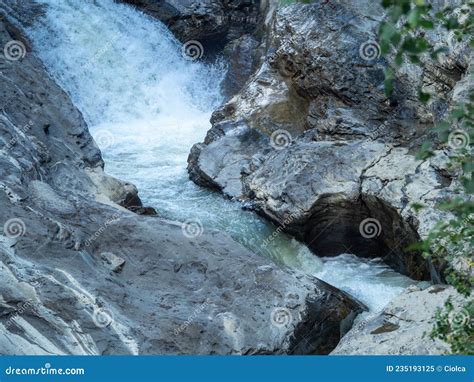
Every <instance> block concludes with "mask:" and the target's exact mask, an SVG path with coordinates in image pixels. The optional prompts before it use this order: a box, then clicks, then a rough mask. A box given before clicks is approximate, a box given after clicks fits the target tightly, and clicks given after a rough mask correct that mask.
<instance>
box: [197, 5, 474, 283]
mask: <svg viewBox="0 0 474 382" xmlns="http://www.w3.org/2000/svg"><path fill="white" fill-rule="evenodd" d="M366 5H367V6H366V7H365V6H360V4H359V2H358V4H357V7H356V6H355V5H353V4H352V2H341V3H340V4H331V3H325V2H321V3H319V2H317V3H315V4H311V5H301V4H297V5H294V6H290V7H286V8H283V9H280V10H279V11H278V13H277V14H276V16H275V19H274V21H273V27H272V29H271V34H270V36H269V37H268V40H269V41H270V43H269V46H268V51H267V55H266V59H265V61H264V62H263V64H262V65H261V67H260V68H259V70H258V71H257V73H256V74H255V75H254V76H253V77H252V79H251V81H249V83H248V84H247V86H246V87H245V88H244V89H243V90H242V91H241V92H240V93H239V94H238V95H236V96H235V97H234V98H233V99H231V100H230V101H229V102H228V103H227V104H225V105H224V106H223V107H222V108H221V109H220V110H218V111H216V112H215V114H214V116H213V128H212V129H211V130H210V131H209V133H208V135H207V137H206V140H205V141H204V143H201V144H197V145H196V146H195V147H194V148H193V149H192V151H191V155H190V157H189V172H190V176H191V178H192V179H193V180H194V181H195V182H196V183H198V184H201V185H204V186H208V187H213V188H217V189H219V190H221V191H222V192H223V193H225V194H226V195H228V196H229V197H233V198H238V199H241V200H246V201H249V205H251V206H253V207H254V208H255V209H257V210H258V211H259V212H260V213H262V214H263V215H265V216H267V217H268V218H270V219H271V220H273V221H275V222H277V223H279V224H281V225H284V226H285V228H286V230H287V231H288V232H290V233H292V234H294V235H295V236H297V237H298V238H299V239H301V240H303V241H305V242H307V243H308V244H309V245H310V246H311V247H312V248H313V249H314V250H315V252H317V253H318V254H324V255H332V254H337V253H340V252H341V251H344V250H346V251H352V252H355V253H358V254H361V255H364V256H372V255H378V256H382V257H384V258H385V259H386V261H387V262H388V263H389V264H391V265H392V266H393V267H394V268H396V269H397V270H399V271H400V272H402V273H405V274H408V275H410V276H412V277H415V278H429V277H430V273H431V277H432V278H433V279H435V280H436V279H439V276H440V275H439V273H438V272H436V271H435V270H434V269H433V268H431V269H429V265H427V264H425V262H424V261H423V260H422V259H420V258H417V256H416V255H415V254H414V253H411V252H409V251H406V247H407V246H408V245H409V244H410V243H411V242H414V241H416V240H417V239H419V238H420V237H425V236H426V234H427V232H428V231H429V229H430V228H431V227H432V226H433V225H434V224H435V223H436V222H437V221H438V220H440V219H443V218H445V217H446V216H445V215H443V213H441V212H440V211H438V210H436V209H435V208H434V205H435V204H436V202H438V201H440V200H442V199H443V198H446V197H448V196H453V195H455V194H456V193H457V187H458V185H457V184H456V181H455V180H454V178H453V173H452V171H451V170H449V169H448V168H447V166H446V160H447V155H446V154H447V152H448V150H451V149H452V148H450V147H439V149H438V150H437V151H436V153H435V156H434V158H431V159H429V160H425V161H420V160H417V159H416V158H415V153H416V148H417V147H419V145H420V143H421V142H422V140H423V139H424V138H423V137H426V136H427V135H430V131H429V129H430V128H431V127H432V122H433V119H437V118H439V117H440V114H441V112H440V111H443V110H446V109H447V108H448V107H449V102H450V97H451V96H452V94H453V92H455V91H456V86H459V87H461V86H466V84H465V83H464V82H463V81H461V79H462V78H463V75H464V74H465V73H466V72H467V69H468V63H469V57H470V56H469V55H470V52H469V50H468V49H467V47H465V46H457V45H456V44H454V43H453V44H454V49H452V52H453V53H452V54H451V56H449V57H448V58H447V59H446V61H445V63H444V64H443V65H444V66H443V65H442V66H441V67H437V68H436V70H433V71H430V72H429V73H420V72H419V71H416V70H415V69H413V70H411V71H410V70H408V71H407V72H406V73H402V74H400V75H399V77H397V78H396V83H395V92H394V94H393V96H392V97H390V98H387V97H386V96H385V95H384V88H383V80H384V75H383V71H384V69H385V68H386V66H387V61H386V60H385V59H383V58H379V53H380V52H378V51H377V49H378V47H377V45H376V43H375V42H374V41H375V38H376V35H375V30H376V25H377V23H378V21H379V20H380V19H381V17H382V16H383V15H382V13H381V10H380V9H379V8H377V6H374V5H373V4H372V5H370V4H369V3H367V4H366ZM445 37H446V36H445ZM446 38H447V39H448V41H449V36H448V37H446ZM450 43H451V42H450ZM371 49H374V50H371ZM370 54H373V56H370ZM436 73H444V76H442V75H441V74H439V76H437V74H436ZM428 77H429V78H428ZM446 78H447V79H446ZM424 81H426V82H428V81H431V84H432V85H431V86H434V87H435V86H438V85H439V87H440V88H441V85H443V86H444V87H443V90H442V91H440V92H439V98H438V99H436V100H434V101H433V102H432V103H431V104H430V105H428V106H425V105H423V104H421V103H420V102H419V101H418V97H417V94H416V93H415V89H416V86H414V84H416V83H420V82H424ZM433 81H436V82H434V83H433ZM413 203H420V204H424V205H426V206H428V207H429V208H426V209H424V210H422V212H421V213H420V214H416V213H415V211H414V210H413V207H412V205H413ZM363 222H365V223H367V224H369V223H372V224H373V225H371V224H369V226H368V227H367V228H373V229H374V232H373V235H372V233H368V232H366V233H364V232H362V233H361V232H360V231H361V229H362V223H363ZM370 236H372V237H370Z"/></svg>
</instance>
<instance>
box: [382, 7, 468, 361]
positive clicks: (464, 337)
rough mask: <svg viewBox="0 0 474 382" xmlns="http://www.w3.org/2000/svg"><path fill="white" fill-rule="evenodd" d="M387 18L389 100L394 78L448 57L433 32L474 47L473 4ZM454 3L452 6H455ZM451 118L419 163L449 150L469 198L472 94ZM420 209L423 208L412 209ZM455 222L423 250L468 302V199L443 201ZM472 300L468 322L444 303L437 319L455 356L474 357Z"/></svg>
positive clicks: (442, 225) (401, 11)
mask: <svg viewBox="0 0 474 382" xmlns="http://www.w3.org/2000/svg"><path fill="white" fill-rule="evenodd" d="M381 1H382V6H383V7H384V8H385V9H386V12H387V17H386V19H385V20H384V21H383V22H382V23H381V25H380V29H379V42H380V49H381V53H382V54H384V55H393V57H394V58H393V60H392V63H391V64H390V66H389V67H388V68H387V69H386V72H385V91H386V94H387V96H390V94H391V93H392V92H393V90H394V78H395V73H396V71H397V70H399V69H400V68H401V67H402V66H403V65H405V64H406V63H407V62H409V63H411V64H414V65H418V66H420V67H421V68H424V67H425V65H426V63H427V62H428V61H429V60H439V59H440V58H441V57H442V55H443V54H444V53H446V52H447V47H446V46H434V45H433V44H432V43H431V42H430V40H429V39H428V38H427V34H428V33H429V31H430V30H445V31H450V32H452V33H453V34H454V36H455V37H456V39H457V41H458V42H463V41H466V42H467V43H468V44H469V45H470V46H471V47H474V35H473V31H474V12H473V10H474V2H473V1H472V0H469V1H464V2H461V3H460V5H458V6H452V5H448V6H446V7H445V8H443V9H441V10H434V9H433V7H432V4H431V3H429V2H428V1H425V0H381ZM451 3H452V2H451ZM418 94H419V99H420V101H422V102H424V103H427V102H428V101H429V100H430V99H431V98H432V97H433V95H432V94H429V93H428V92H425V90H424V89H423V88H422V87H420V88H419V89H418ZM448 114H449V115H447V116H446V118H444V120H443V121H442V122H441V123H438V124H437V125H436V126H435V129H436V131H437V133H438V136H439V141H438V142H426V143H424V144H423V146H422V147H421V150H420V152H419V154H418V157H419V158H420V159H426V158H429V157H430V156H432V155H433V152H434V149H436V148H439V146H446V144H447V147H448V148H449V153H450V154H449V163H448V168H449V169H450V170H451V171H452V172H453V173H454V174H456V177H457V180H458V181H459V184H460V185H461V187H462V188H463V193H464V194H465V195H470V194H471V195H472V194H473V193H474V176H473V174H474V159H473V156H472V146H471V145H470V143H471V142H474V91H473V89H469V99H468V100H467V101H466V102H465V103H463V104H459V105H456V106H455V107H454V108H452V109H451V110H450V111H449V113H448ZM413 207H415V208H422V206H420V205H416V206H413ZM439 207H440V208H441V209H444V210H446V211H448V212H449V213H450V215H452V216H453V218H452V219H450V220H449V221H443V222H439V223H438V225H437V226H436V227H435V228H434V229H433V230H432V231H431V232H430V234H429V236H428V238H427V239H426V240H425V241H424V242H422V243H421V244H420V245H419V248H420V249H421V250H422V251H423V253H424V255H425V256H426V257H428V258H430V259H431V261H432V262H433V263H435V264H438V265H444V266H445V267H446V270H445V271H444V276H445V278H446V281H447V282H448V283H449V284H451V285H453V286H454V287H455V288H456V289H457V290H458V292H460V293H461V294H463V295H465V296H470V295H471V292H472V290H473V287H474V280H473V277H472V267H473V258H472V255H473V252H474V249H473V248H474V245H473V241H474V224H473V223H474V203H473V202H472V200H469V199H468V197H459V198H456V199H452V200H448V201H445V202H444V203H442V204H440V206H439ZM473 304H474V303H473V300H472V299H471V300H470V301H469V302H468V303H467V304H466V305H465V306H464V307H463V308H462V311H463V312H467V313H468V314H469V316H468V319H466V320H463V321H462V322H460V323H456V324H455V325H454V324H453V322H452V320H451V321H450V317H451V316H452V315H453V313H454V307H453V305H452V303H451V302H450V301H447V302H446V305H445V308H444V310H441V309H439V310H438V312H437V314H436V317H435V318H436V325H435V328H434V329H433V332H432V337H437V338H440V339H442V340H444V341H446V342H447V343H449V344H450V346H451V350H452V352H453V353H464V354H473V349H472V342H473V333H472V330H473V328H472V317H473V315H474V311H473V309H474V308H473Z"/></svg>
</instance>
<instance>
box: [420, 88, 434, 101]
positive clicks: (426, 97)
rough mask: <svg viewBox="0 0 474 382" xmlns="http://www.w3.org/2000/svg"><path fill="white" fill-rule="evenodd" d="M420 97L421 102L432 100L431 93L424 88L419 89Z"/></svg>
mask: <svg viewBox="0 0 474 382" xmlns="http://www.w3.org/2000/svg"><path fill="white" fill-rule="evenodd" d="M418 97H419V98H420V101H421V102H423V103H427V102H428V101H429V100H430V98H431V95H430V94H428V93H425V92H423V91H422V90H419V91H418Z"/></svg>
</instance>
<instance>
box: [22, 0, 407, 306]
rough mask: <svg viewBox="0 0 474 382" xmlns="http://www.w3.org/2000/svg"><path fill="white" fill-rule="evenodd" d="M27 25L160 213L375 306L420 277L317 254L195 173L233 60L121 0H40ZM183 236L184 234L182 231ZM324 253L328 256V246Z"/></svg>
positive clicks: (110, 151) (119, 165)
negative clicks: (190, 52) (192, 46)
mask: <svg viewBox="0 0 474 382" xmlns="http://www.w3.org/2000/svg"><path fill="white" fill-rule="evenodd" d="M37 1H38V2H40V3H44V4H45V5H46V6H47V7H46V14H45V16H44V17H42V18H41V19H39V20H38V21H37V22H36V23H35V25H34V26H32V27H30V28H29V29H28V34H29V36H30V38H31V40H32V41H33V45H34V48H35V50H36V52H37V54H38V55H39V57H40V58H41V59H42V60H43V62H44V64H45V66H46V67H47V69H48V71H49V73H50V74H51V75H52V76H53V77H54V78H55V79H56V81H57V82H58V83H59V84H60V85H61V86H62V87H63V88H64V89H65V90H66V91H67V92H68V93H69V94H70V96H71V98H72V100H73V102H74V103H75V105H76V106H77V107H78V108H79V109H80V110H81V112H82V113H83V115H84V117H85V119H86V121H87V123H88V126H89V128H90V130H91V133H92V135H93V136H94V138H95V140H96V142H97V143H98V145H99V146H100V148H101V149H102V152H103V156H104V159H105V163H106V170H107V172H109V173H111V174H112V175H114V176H116V177H118V178H121V179H123V180H127V181H130V182H132V183H134V184H136V185H137V187H138V189H139V191H140V196H141V198H142V199H143V201H144V203H145V204H147V205H151V206H153V207H155V208H156V209H157V210H158V211H159V214H160V215H161V216H162V217H165V218H168V219H173V220H178V221H186V220H189V219H191V220H193V221H196V222H198V223H199V224H200V225H202V227H200V228H201V229H204V230H206V229H220V230H223V231H226V232H227V233H229V234H230V235H231V236H232V237H233V238H234V239H235V240H236V241H238V242H240V243H241V244H243V245H245V246H246V247H248V248H249V249H250V250H252V251H254V252H256V253H259V254H261V255H264V256H267V257H269V258H272V259H273V260H275V261H277V262H279V263H281V264H285V265H288V266H292V267H295V268H299V269H302V270H303V271H305V272H307V273H311V274H313V275H315V276H317V277H320V278H322V279H324V280H325V281H327V282H329V283H331V284H333V285H335V286H336V287H338V288H341V289H344V290H346V291H348V292H350V293H351V294H353V295H354V296H355V297H357V298H359V299H360V300H361V301H363V302H364V303H366V304H367V305H368V306H369V307H370V308H371V309H372V310H373V311H377V310H380V309H382V308H383V306H384V305H385V304H386V303H387V302H388V301H389V300H390V299H391V298H392V297H394V296H395V295H397V294H399V293H400V292H401V291H402V290H403V288H404V287H406V286H407V285H410V284H412V283H414V282H413V281H412V280H410V279H408V278H406V277H404V276H401V275H399V274H397V273H395V272H393V271H392V270H391V269H390V268H388V267H387V266H386V265H384V264H383V263H382V262H381V261H379V260H365V259H360V258H357V257H356V256H354V255H349V254H341V255H340V256H337V257H334V258H319V257H316V256H315V255H314V254H312V253H311V252H310V251H309V250H308V248H307V247H306V246H304V245H302V244H301V243H299V242H297V241H296V240H294V239H291V238H290V237H288V236H286V235H285V234H283V233H280V234H278V235H277V236H276V237H275V238H274V240H273V241H272V242H271V243H270V244H269V245H268V246H267V247H265V248H262V246H261V243H262V242H263V241H264V240H265V238H268V237H269V236H271V235H272V233H273V232H274V231H275V227H274V226H272V225H271V224H270V223H267V222H265V221H264V220H262V219H261V218H259V217H257V216H255V214H253V213H251V212H248V211H243V210H242V209H241V206H240V205H239V204H238V203H236V202H232V201H228V200H225V199H224V198H222V197H221V196H220V195H217V194H215V193H213V192H211V191H209V190H204V189H201V188H199V187H197V186H196V185H194V184H193V183H192V182H190V181H189V179H188V176H187V172H186V159H187V156H188V153H189V150H190V148H191V146H192V145H193V144H194V143H196V142H200V141H202V140H203V138H204V136H205V134H206V131H207V130H208V129H209V127H210V124H209V118H210V116H211V113H212V111H213V110H214V109H215V108H216V107H217V106H218V105H219V104H220V102H222V98H221V94H220V90H219V87H220V82H221V81H222V78H223V76H224V74H225V67H224V65H221V64H219V63H216V64H213V65H210V64H204V63H201V62H197V61H192V60H190V59H189V57H187V56H186V55H185V54H183V51H182V46H181V44H180V43H179V42H178V41H177V40H176V39H175V38H174V37H173V35H172V34H171V33H170V32H169V30H168V29H167V28H166V27H165V26H164V25H163V24H162V23H160V22H159V21H157V20H154V19H152V18H150V17H149V16H146V15H144V14H142V13H140V12H138V11H137V10H135V9H134V8H132V7H130V6H128V5H125V4H117V3H114V1H113V0H96V1H92V0H82V1H78V0H37ZM183 239H185V238H183ZM320 255H323V254H320Z"/></svg>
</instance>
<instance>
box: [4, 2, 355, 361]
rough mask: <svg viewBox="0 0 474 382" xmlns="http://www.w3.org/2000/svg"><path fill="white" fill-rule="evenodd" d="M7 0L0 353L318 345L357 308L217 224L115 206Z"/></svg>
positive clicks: (115, 196) (120, 202) (127, 191)
mask: <svg viewBox="0 0 474 382" xmlns="http://www.w3.org/2000/svg"><path fill="white" fill-rule="evenodd" d="M14 5H17V6H18V7H14V8H12V7H10V5H6V4H5V3H4V2H0V15H1V17H0V47H1V49H0V51H1V53H0V89H1V97H0V100H1V101H0V102H1V103H0V131H1V134H0V227H1V228H2V229H1V231H0V353H1V354H267V353H282V354H283V353H305V354H306V353H319V354H320V353H328V352H330V351H331V350H332V349H333V348H334V347H335V346H336V345H337V343H338V341H339V339H340V336H341V334H343V333H345V332H346V331H347V330H348V329H349V328H350V326H351V324H352V320H353V319H354V317H355V315H356V314H357V313H358V312H360V311H361V310H362V309H364V307H363V306H362V305H361V304H359V303H358V302H356V301H354V300H353V299H351V298H350V297H349V296H348V295H346V294H344V293H342V292H340V291H338V290H336V289H335V288H333V287H331V286H329V285H327V284H325V283H323V282H322V281H319V280H317V279H315V278H312V277H308V276H305V275H303V274H301V273H298V272H294V271H292V270H289V269H282V268H279V267H277V266H276V265H275V264H272V263H271V262H270V261H268V260H265V259H263V258H260V257H258V256H256V255H254V254H252V253H250V252H248V251H247V250H245V249H244V248H243V247H241V246H239V245H238V244H236V243H235V242H233V241H232V240H231V239H230V238H229V237H228V236H226V235H224V234H222V233H219V232H216V231H210V232H205V233H203V234H202V235H195V234H194V230H193V229H192V227H187V226H185V225H182V224H181V223H177V222H170V221H166V220H163V219H160V218H158V217H156V216H140V215H137V214H135V213H133V212H130V211H129V210H127V209H125V208H124V207H123V206H126V207H130V206H134V207H137V206H139V205H140V202H139V198H138V196H137V191H136V189H135V187H134V186H133V185H131V184H127V183H124V182H121V181H119V180H117V179H114V178H112V177H110V176H108V175H107V174H105V173H104V171H103V161H102V158H101V153H100V151H99V149H98V147H97V146H96V144H95V143H94V141H93V139H92V137H91V135H90V134H89V132H88V129H87V126H86V124H85V122H84V120H83V117H82V115H81V113H80V112H79V111H78V110H77V109H76V108H75V106H74V105H73V104H72V103H71V101H70V99H69V97H68V95H67V94H66V93H65V92H64V91H63V90H61V89H60V88H59V87H58V86H57V85H56V84H55V83H54V81H53V80H52V79H51V78H50V77H49V76H48V74H47V73H46V71H45V69H44V67H43V65H42V63H41V62H40V61H39V59H38V58H37V57H36V56H35V54H34V51H33V50H32V47H31V45H30V44H29V42H28V40H27V39H26V38H25V37H24V36H23V34H22V33H21V29H19V28H17V27H16V26H15V25H16V23H15V17H16V18H25V19H22V22H34V20H35V18H36V17H40V16H41V7H36V5H35V4H34V2H30V3H29V4H26V2H23V3H21V4H20V3H15V4H14ZM23 5H26V8H22V6H23ZM26 10H27V11H28V12H26ZM25 12H26V13H25Z"/></svg>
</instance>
